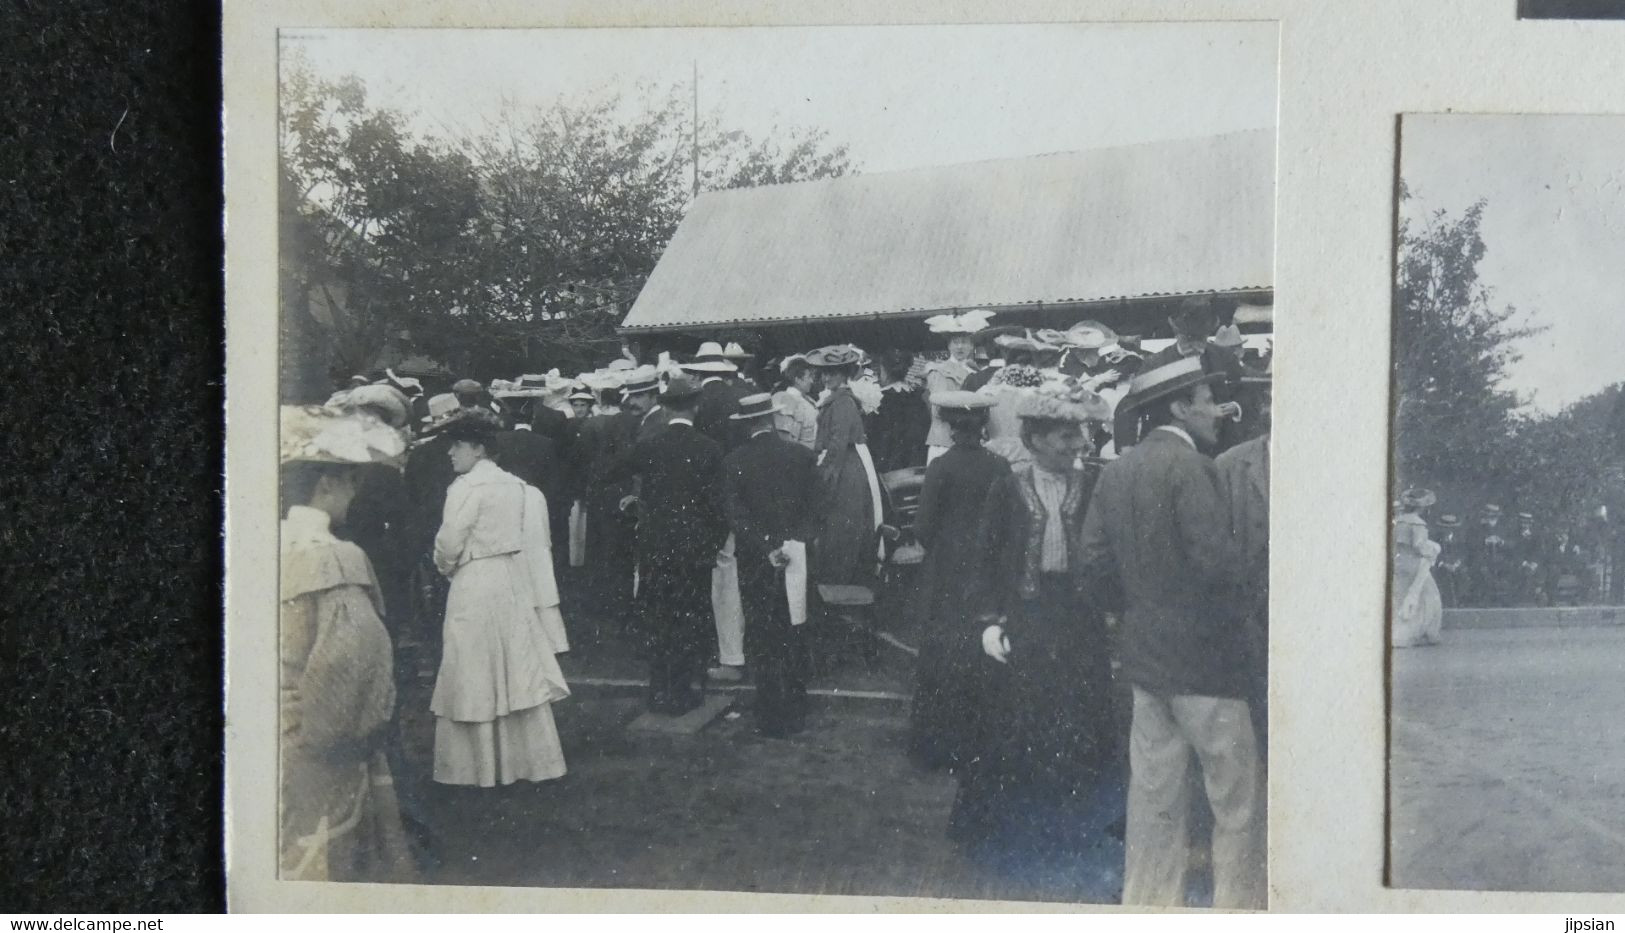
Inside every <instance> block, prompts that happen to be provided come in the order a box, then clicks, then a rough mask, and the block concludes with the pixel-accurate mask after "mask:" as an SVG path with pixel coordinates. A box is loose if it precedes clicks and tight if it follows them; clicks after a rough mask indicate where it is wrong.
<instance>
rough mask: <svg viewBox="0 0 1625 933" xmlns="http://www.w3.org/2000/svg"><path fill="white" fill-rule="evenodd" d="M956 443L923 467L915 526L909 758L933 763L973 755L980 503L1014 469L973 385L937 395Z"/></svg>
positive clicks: (986, 402) (982, 558)
mask: <svg viewBox="0 0 1625 933" xmlns="http://www.w3.org/2000/svg"><path fill="white" fill-rule="evenodd" d="M932 403H933V404H935V405H936V406H937V410H938V412H939V414H940V415H941V417H942V419H943V421H944V422H945V423H947V425H948V428H949V430H950V432H951V433H952V436H953V446H952V447H949V448H948V450H947V452H946V453H944V454H942V456H940V457H938V458H937V459H935V460H933V461H932V462H931V465H930V466H929V467H927V468H926V471H925V487H924V488H923V489H922V490H921V492H920V508H919V511H918V512H917V513H915V517H914V531H915V534H916V535H917V536H918V537H919V539H920V543H921V544H923V545H924V546H925V562H924V564H923V566H922V567H921V569H920V590H919V592H920V603H919V605H920V607H921V613H922V616H923V622H924V626H923V634H922V636H921V639H920V660H919V664H918V667H917V668H916V671H915V683H914V705H913V708H912V710H911V711H910V714H909V757H911V758H913V759H914V761H915V762H916V763H917V764H919V765H921V766H923V767H927V768H956V767H958V766H959V765H961V764H963V763H964V761H965V760H966V758H967V746H968V743H969V739H970V738H971V735H972V734H973V732H974V730H973V727H972V722H973V720H974V718H975V713H976V707H977V695H976V694H977V691H976V686H975V680H976V674H977V672H978V671H979V670H980V668H981V667H982V663H981V662H982V660H983V659H982V657H981V649H980V646H979V641H978V639H979V638H980V635H981V628H980V627H978V626H976V625H974V620H975V618H976V616H975V613H974V611H973V605H972V600H973V598H974V596H975V594H976V587H977V583H978V581H979V580H980V579H981V578H982V576H983V575H984V572H985V567H984V565H985V563H986V560H987V553H988V551H987V547H986V544H985V543H984V542H983V541H982V538H981V533H980V531H981V530H980V527H979V525H980V521H981V514H982V503H983V502H984V500H985V499H986V498H987V494H988V490H989V488H991V487H992V486H993V485H994V484H995V483H996V482H997V481H999V480H1000V479H1001V478H1004V477H1007V476H1009V474H1010V467H1009V466H1008V465H1007V464H1006V463H1005V461H1004V459H1003V458H1002V457H999V456H998V455H997V454H994V453H992V452H990V451H988V450H985V449H983V447H982V431H983V429H984V428H985V427H986V426H987V412H988V408H990V407H991V406H992V404H993V399H991V398H989V397H988V396H985V395H980V394H978V393H975V392H954V391H949V392H939V393H937V395H936V396H935V397H934V398H933V399H932Z"/></svg>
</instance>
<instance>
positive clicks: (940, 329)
mask: <svg viewBox="0 0 1625 933" xmlns="http://www.w3.org/2000/svg"><path fill="white" fill-rule="evenodd" d="M992 318H993V312H992V311H965V312H962V313H959V314H937V315H933V316H931V317H928V318H926V319H925V327H926V329H927V330H929V331H930V332H931V333H933V334H941V335H942V336H944V337H968V336H970V335H972V334H976V333H979V332H981V331H983V330H986V329H987V322H988V321H990V320H992Z"/></svg>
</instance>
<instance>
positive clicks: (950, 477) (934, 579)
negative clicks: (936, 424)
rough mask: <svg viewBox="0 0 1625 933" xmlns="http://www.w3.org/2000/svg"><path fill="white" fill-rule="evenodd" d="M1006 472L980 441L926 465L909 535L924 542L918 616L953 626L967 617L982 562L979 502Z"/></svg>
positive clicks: (1003, 462) (984, 553)
mask: <svg viewBox="0 0 1625 933" xmlns="http://www.w3.org/2000/svg"><path fill="white" fill-rule="evenodd" d="M1009 475H1010V464H1009V463H1008V462H1007V461H1006V460H1005V459H1004V458H1003V457H1001V456H999V455H998V454H996V453H993V452H992V451H990V450H986V449H984V448H983V447H982V446H981V445H980V444H968V445H966V444H955V445H954V446H952V447H950V448H948V450H947V451H946V452H944V453H943V454H942V456H940V457H938V458H937V459H935V460H933V461H931V465H930V466H928V467H926V469H925V484H924V485H923V486H922V487H921V490H920V507H919V510H918V511H916V512H915V513H914V534H915V536H917V537H918V538H919V539H920V543H921V544H923V545H924V546H925V562H924V564H922V565H921V567H920V598H919V600H918V602H917V606H918V608H919V610H920V611H921V613H923V617H924V618H925V619H926V620H928V621H930V622H932V623H933V624H934V625H936V626H952V625H956V624H958V623H959V622H961V621H963V620H965V619H966V618H968V617H970V616H971V615H972V614H973V613H974V612H975V610H976V606H974V605H973V604H972V603H973V601H974V599H975V596H976V591H977V587H978V586H980V585H981V583H982V578H983V571H984V568H985V567H986V565H987V558H988V550H987V544H986V542H985V541H984V540H983V539H982V530H981V519H982V506H983V503H984V502H986V501H987V494H988V490H989V489H990V488H992V487H993V486H994V485H995V484H997V483H998V481H999V480H1000V479H1002V478H1004V477H1007V476H1009Z"/></svg>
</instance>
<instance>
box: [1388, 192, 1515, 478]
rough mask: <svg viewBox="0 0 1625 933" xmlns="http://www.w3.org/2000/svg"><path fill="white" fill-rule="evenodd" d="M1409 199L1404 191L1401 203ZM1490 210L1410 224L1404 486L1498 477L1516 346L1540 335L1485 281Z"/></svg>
mask: <svg viewBox="0 0 1625 933" xmlns="http://www.w3.org/2000/svg"><path fill="white" fill-rule="evenodd" d="M1410 196H1411V195H1410V193H1409V191H1407V190H1406V189H1405V188H1404V187H1403V185H1402V186H1401V190H1400V198H1401V202H1402V203H1403V202H1404V201H1407V200H1409V198H1410ZM1483 213H1484V202H1483V201H1479V202H1478V203H1476V204H1474V205H1472V206H1471V207H1469V208H1468V209H1467V210H1466V211H1465V212H1463V213H1462V214H1461V215H1460V216H1458V217H1452V216H1450V215H1448V214H1447V213H1446V212H1444V211H1434V212H1432V213H1430V214H1428V215H1426V216H1425V217H1424V218H1423V219H1422V220H1421V221H1419V222H1412V221H1411V220H1410V219H1402V220H1401V222H1400V227H1399V251H1398V268H1397V269H1396V272H1395V288H1394V389H1395V402H1394V404H1395V411H1394V441H1395V444H1394V447H1395V480H1396V483H1397V485H1399V486H1400V487H1404V486H1409V485H1429V486H1434V487H1435V488H1437V485H1439V484H1469V485H1483V484H1485V483H1492V484H1493V483H1494V482H1495V481H1496V480H1497V478H1498V473H1497V471H1498V469H1499V466H1500V465H1501V463H1502V461H1501V459H1500V458H1501V456H1502V455H1503V454H1504V453H1505V452H1506V450H1507V449H1508V441H1509V439H1510V437H1511V430H1512V428H1513V426H1514V419H1513V418H1512V412H1513V410H1514V409H1515V408H1516V407H1517V406H1518V404H1519V400H1518V398H1517V396H1516V395H1515V394H1514V393H1512V392H1509V391H1506V390H1505V389H1503V388H1502V383H1503V381H1504V379H1505V376H1506V370H1507V366H1508V365H1510V364H1512V363H1514V362H1516V361H1517V360H1518V359H1519V354H1518V352H1517V349H1516V343H1517V342H1518V341H1519V340H1521V339H1523V338H1525V337H1527V336H1530V335H1532V334H1535V333H1538V332H1539V328H1532V327H1527V326H1517V325H1516V324H1514V323H1513V318H1514V317H1515V316H1516V314H1517V311H1516V309H1514V308H1512V307H1511V306H1502V305H1497V304H1496V303H1495V301H1494V296H1493V295H1492V294H1491V292H1490V290H1489V289H1488V288H1486V287H1485V286H1484V285H1483V284H1482V283H1481V282H1480V281H1479V279H1478V263H1479V261H1480V260H1481V259H1483V257H1484V251H1485V246H1484V240H1483V238H1482V237H1481V236H1480V225H1481V223H1482V220H1483Z"/></svg>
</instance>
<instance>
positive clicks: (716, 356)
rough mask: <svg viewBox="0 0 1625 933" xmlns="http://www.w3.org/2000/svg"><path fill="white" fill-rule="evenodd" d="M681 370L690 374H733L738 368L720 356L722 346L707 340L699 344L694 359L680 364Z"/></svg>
mask: <svg viewBox="0 0 1625 933" xmlns="http://www.w3.org/2000/svg"><path fill="white" fill-rule="evenodd" d="M682 366H683V368H684V369H686V370H688V371H689V372H691V373H735V372H738V371H739V367H738V366H735V365H734V364H733V362H732V361H730V360H729V359H728V358H727V357H726V356H724V355H723V354H722V344H720V343H717V342H716V341H715V340H707V341H706V342H705V343H702V344H700V349H699V352H697V353H695V354H694V358H693V359H692V360H689V361H688V362H687V363H684V364H682Z"/></svg>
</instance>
